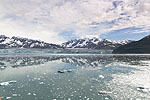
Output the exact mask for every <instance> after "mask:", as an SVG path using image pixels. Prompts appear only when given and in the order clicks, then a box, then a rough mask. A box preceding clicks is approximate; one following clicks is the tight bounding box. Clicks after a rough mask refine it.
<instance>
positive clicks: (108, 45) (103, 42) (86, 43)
mask: <svg viewBox="0 0 150 100" xmlns="http://www.w3.org/2000/svg"><path fill="white" fill-rule="evenodd" d="M130 42H132V40H128V39H126V40H124V41H121V42H120V41H112V40H108V39H100V38H96V37H94V38H84V39H75V40H71V41H68V42H65V43H62V44H61V46H62V47H63V48H87V49H115V48H117V47H119V46H121V45H124V44H127V43H130Z"/></svg>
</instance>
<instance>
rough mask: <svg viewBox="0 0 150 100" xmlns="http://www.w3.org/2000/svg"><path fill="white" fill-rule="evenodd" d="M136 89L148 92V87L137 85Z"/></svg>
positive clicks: (149, 90)
mask: <svg viewBox="0 0 150 100" xmlns="http://www.w3.org/2000/svg"><path fill="white" fill-rule="evenodd" d="M137 90H138V91H141V92H146V93H147V92H150V88H146V87H137Z"/></svg>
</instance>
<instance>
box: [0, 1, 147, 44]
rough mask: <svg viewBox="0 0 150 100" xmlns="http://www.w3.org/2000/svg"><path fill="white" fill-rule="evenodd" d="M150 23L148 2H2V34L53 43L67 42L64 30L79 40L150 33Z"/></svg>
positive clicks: (0, 21) (0, 27)
mask: <svg viewBox="0 0 150 100" xmlns="http://www.w3.org/2000/svg"><path fill="white" fill-rule="evenodd" d="M149 20H150V1H149V0H1V1H0V34H5V35H8V36H12V35H15V36H22V37H29V38H33V39H41V40H44V41H47V42H54V43H59V42H62V41H65V39H64V38H63V36H60V33H61V32H62V31H64V30H73V31H74V34H73V35H74V36H78V37H87V36H98V35H100V34H102V33H106V32H110V31H114V30H119V29H123V28H129V27H135V28H143V31H145V30H146V32H149V29H150V23H149ZM134 32H135V31H134ZM134 32H133V33H134ZM141 32H142V31H141Z"/></svg>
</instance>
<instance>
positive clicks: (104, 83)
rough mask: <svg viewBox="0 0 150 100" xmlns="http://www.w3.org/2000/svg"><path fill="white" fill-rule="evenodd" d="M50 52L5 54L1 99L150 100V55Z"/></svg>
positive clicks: (0, 69) (0, 68)
mask: <svg viewBox="0 0 150 100" xmlns="http://www.w3.org/2000/svg"><path fill="white" fill-rule="evenodd" d="M50 51H53V50H45V51H43V50H30V49H27V50H22V49H20V50H18V49H17V50H16V49H13V50H5V49H3V50H1V51H0V52H1V54H0V84H2V85H0V98H1V99H2V100H8V99H9V100H150V75H149V74H150V55H148V54H147V55H146V54H144V55H140V54H136V55H135V54H129V55H128V54H126V55H125V54H120V55H117V54H111V53H110V52H108V51H106V52H107V53H106V52H105V53H104V51H103V53H102V51H100V50H97V51H96V50H95V51H94V52H93V51H90V50H89V51H88V52H87V51H85V52H84V50H82V51H80V50H78V52H76V53H75V52H73V53H71V52H69V53H67V52H65V50H63V52H62V51H61V50H59V53H58V50H57V51H56V52H55V51H53V52H50ZM81 52H82V53H81ZM59 71H63V73H59ZM10 82H12V83H10ZM4 83H5V85H3V84H4ZM6 83H7V84H6Z"/></svg>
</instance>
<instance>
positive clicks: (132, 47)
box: [113, 35, 150, 54]
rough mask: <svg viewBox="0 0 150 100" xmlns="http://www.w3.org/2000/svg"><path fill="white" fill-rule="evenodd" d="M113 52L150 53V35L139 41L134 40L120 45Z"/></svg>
mask: <svg viewBox="0 0 150 100" xmlns="http://www.w3.org/2000/svg"><path fill="white" fill-rule="evenodd" d="M113 53H118V54H120V53H121V54H123V53H135V54H136V53H150V35H148V36H146V37H144V38H143V39H141V40H139V41H134V42H131V43H129V44H126V45H123V46H120V47H118V48H117V49H115V50H114V51H113Z"/></svg>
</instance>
